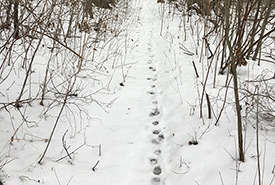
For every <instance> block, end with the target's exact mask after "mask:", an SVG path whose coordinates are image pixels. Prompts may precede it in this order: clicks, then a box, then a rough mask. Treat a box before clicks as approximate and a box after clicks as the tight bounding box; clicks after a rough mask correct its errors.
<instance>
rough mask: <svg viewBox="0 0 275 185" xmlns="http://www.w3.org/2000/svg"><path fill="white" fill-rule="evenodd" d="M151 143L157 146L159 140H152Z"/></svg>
mask: <svg viewBox="0 0 275 185" xmlns="http://www.w3.org/2000/svg"><path fill="white" fill-rule="evenodd" d="M151 142H152V143H153V144H156V145H158V144H159V140H157V139H153V140H152V141H151Z"/></svg>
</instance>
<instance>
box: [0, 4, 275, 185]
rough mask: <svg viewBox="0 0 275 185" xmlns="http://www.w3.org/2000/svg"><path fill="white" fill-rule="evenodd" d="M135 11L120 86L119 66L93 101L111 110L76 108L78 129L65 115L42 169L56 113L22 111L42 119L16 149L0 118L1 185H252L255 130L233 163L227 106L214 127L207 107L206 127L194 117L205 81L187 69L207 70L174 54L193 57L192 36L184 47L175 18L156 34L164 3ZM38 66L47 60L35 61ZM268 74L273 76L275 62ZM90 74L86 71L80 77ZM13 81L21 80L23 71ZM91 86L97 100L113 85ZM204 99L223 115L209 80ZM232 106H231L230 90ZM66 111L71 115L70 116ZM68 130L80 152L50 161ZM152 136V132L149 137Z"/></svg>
mask: <svg viewBox="0 0 275 185" xmlns="http://www.w3.org/2000/svg"><path fill="white" fill-rule="evenodd" d="M132 5H133V6H134V7H133V10H135V13H133V14H132V16H131V17H130V18H131V20H132V22H133V23H132V24H131V25H130V26H129V27H128V28H127V29H128V35H127V39H128V40H127V43H128V51H127V54H126V55H125V56H124V57H125V63H124V66H125V68H124V75H125V82H124V81H123V78H122V74H121V73H122V70H120V69H119V67H118V68H117V70H116V71H115V75H114V76H113V78H112V80H111V83H110V84H109V91H107V90H106V91H104V90H102V91H99V93H97V94H96V93H95V94H94V98H95V99H97V100H98V101H99V102H100V101H102V102H110V104H108V106H106V109H105V110H103V109H101V108H100V107H99V106H98V104H96V103H94V102H92V103H89V102H80V101H76V102H78V103H81V105H82V106H84V107H85V108H84V109H85V110H87V114H86V113H84V112H83V115H82V116H81V120H78V118H79V117H78V116H79V115H77V116H76V119H77V121H76V122H78V123H79V124H75V122H74V121H72V122H71V123H69V122H68V120H73V119H74V118H75V115H73V114H71V113H70V112H66V114H65V113H64V115H63V117H62V119H61V121H60V123H59V124H58V126H57V130H56V132H55V134H54V137H53V140H52V142H51V144H50V148H49V150H48V152H47V154H46V157H45V159H44V160H43V163H42V164H38V163H37V162H38V160H39V158H40V157H41V154H42V152H43V151H44V149H45V146H46V139H48V137H49V134H50V132H51V129H52V127H53V124H54V121H55V118H56V116H57V114H58V112H59V109H60V107H61V105H59V106H56V107H54V109H53V111H51V115H49V116H48V117H44V115H41V112H43V111H45V109H46V108H45V106H44V107H41V106H40V105H39V103H38V102H36V104H32V108H29V109H27V108H22V111H23V110H25V111H26V112H25V115H27V117H28V119H29V120H39V125H38V126H37V125H35V124H34V125H32V123H29V124H30V125H29V126H28V127H27V126H26V125H25V124H23V126H22V128H20V129H19V133H18V135H19V137H18V138H19V139H18V140H17V139H15V140H14V141H13V142H12V143H10V138H11V136H12V134H13V133H14V130H13V129H12V128H11V121H13V122H14V124H15V125H20V124H21V123H22V118H21V117H20V116H17V117H13V118H10V117H9V114H8V113H7V112H4V111H5V110H1V112H0V120H1V127H0V133H1V135H0V138H1V140H0V149H1V150H0V159H1V160H0V165H1V164H3V163H4V162H5V161H9V160H12V161H11V162H9V163H8V164H6V165H5V166H4V168H3V169H2V170H1V172H0V179H1V181H3V183H4V184H5V185H6V184H7V185H19V184H28V185H32V184H45V185H53V184H71V185H74V184H77V185H82V184H93V185H147V184H148V185H149V184H153V185H154V184H160V185H164V184H165V185H179V184H187V185H193V184H194V185H195V184H200V185H218V184H239V185H247V184H254V183H253V182H254V179H255V178H257V177H256V172H257V166H256V164H257V163H256V162H257V160H256V157H255V156H256V148H255V146H256V144H255V130H254V129H253V127H252V126H251V125H248V128H247V131H246V133H247V138H246V161H245V162H244V163H241V162H239V161H237V160H236V159H237V158H238V157H237V156H238V154H237V151H238V150H237V130H236V129H237V128H236V120H235V111H234V105H232V103H231V104H227V106H226V111H224V114H223V116H222V118H221V120H220V122H219V124H218V126H215V125H214V124H215V119H208V118H207V112H206V111H207V107H206V104H205V105H204V112H203V113H204V122H202V119H201V118H199V98H200V95H199V93H201V90H202V89H201V82H203V80H202V78H203V77H201V78H199V79H197V78H196V77H195V73H194V68H193V66H192V61H196V64H197V65H198V66H197V67H198V70H199V74H200V76H203V75H202V73H203V72H202V69H204V68H205V67H206V66H203V65H204V64H200V63H199V62H198V60H199V56H198V55H187V54H185V53H184V52H183V50H182V49H180V43H183V44H184V46H185V47H186V48H188V50H190V51H192V52H194V53H195V49H196V46H195V44H194V38H193V36H190V35H191V33H190V31H189V32H187V40H186V41H183V40H184V33H183V30H181V31H179V29H180V28H179V24H180V20H179V18H177V17H171V18H167V19H165V20H164V23H163V27H162V28H161V26H162V24H161V17H162V14H161V11H162V5H161V4H157V3H156V1H150V0H144V1H141V0H140V1H134V2H133V3H132ZM161 30H162V31H161ZM37 60H44V59H43V58H42V57H39V58H37ZM203 60H207V59H205V58H204V59H203ZM45 63H46V62H45ZM106 65H111V64H106ZM199 65H202V66H199ZM266 66H267V67H266V68H271V69H272V67H273V69H274V65H272V64H267V65H266ZM250 67H253V68H254V70H252V71H255V70H256V71H257V69H258V68H259V70H260V67H258V66H254V65H253V66H250ZM37 68H39V65H37ZM255 68H256V69H255ZM261 68H264V67H261ZM242 70H243V71H241V72H240V74H241V76H242V77H243V78H244V79H245V78H246V76H247V71H246V69H242ZM255 73H256V74H252V75H254V77H255V76H257V72H255ZM88 74H89V73H88V72H87V73H85V72H83V75H88ZM17 75H18V78H20V73H18V74H17ZM204 75H205V74H204ZM211 75H212V76H213V74H212V73H211ZM93 77H94V76H92V77H91V78H93ZM211 78H213V77H211ZM225 78H226V77H225V76H218V87H222V86H223V84H224V80H225ZM40 80H41V79H40ZM89 80H90V78H89V76H87V77H86V78H83V83H84V82H85V83H87V84H88V85H89V86H86V87H85V88H87V89H89V88H90V89H91V91H92V92H96V91H97V88H98V87H99V86H101V84H100V83H101V82H102V83H105V82H106V81H108V80H110V79H104V78H102V79H99V80H100V82H99V84H95V82H89ZM120 83H123V86H121V85H120ZM18 86H19V85H18ZM88 91H89V90H87V92H88ZM221 91H222V90H221ZM208 92H209V94H210V96H211V97H212V101H213V103H215V102H218V103H216V104H217V105H216V106H218V107H220V106H221V103H222V100H223V98H220V99H218V93H221V95H220V96H221V97H223V96H222V94H224V92H220V91H219V90H218V89H217V88H216V89H214V88H213V87H212V84H211V80H209V84H208ZM215 97H216V98H217V99H215ZM228 99H233V91H231V90H230V97H229V98H228ZM84 109H83V110H84ZM213 109H214V110H216V109H217V107H214V108H213ZM72 111H75V109H74V108H72ZM217 112H218V111H217ZM76 114H78V113H76ZM65 116H69V118H68V119H66V117H65ZM156 121H157V122H156ZM15 128H16V127H15ZM67 130H68V133H67V134H66V135H65V136H64V138H65V140H66V144H67V146H70V148H69V151H73V150H75V149H77V148H78V147H79V146H81V145H82V144H83V146H82V147H81V148H79V149H78V150H77V151H76V152H75V153H73V154H71V157H72V159H69V157H66V158H64V159H62V160H60V161H58V162H56V160H58V159H60V158H61V157H62V156H65V155H66V153H65V151H64V149H63V147H62V136H63V135H64V133H65V132H66V131H67ZM156 131H157V133H158V134H156V133H153V132H156ZM261 134H262V136H261V137H260V141H261V143H260V151H261V154H262V155H261V164H262V165H264V166H263V167H262V169H264V174H263V177H264V183H263V184H270V185H271V180H272V178H273V177H274V165H275V161H274V156H275V147H274V142H270V141H269V140H271V141H274V140H275V134H274V132H268V133H264V131H263V130H262V131H261ZM264 136H265V137H266V138H269V140H267V139H266V138H265V137H264ZM194 140H196V141H198V144H197V145H192V144H191V145H190V143H189V142H190V141H194ZM250 142H251V143H250ZM97 162H98V163H97ZM96 164H97V165H96ZM95 165H96V166H95ZM236 166H237V167H236ZM236 168H237V169H236ZM238 170H239V171H238ZM236 176H237V178H238V179H237V180H236ZM237 182H238V183H237ZM255 184H257V181H256V183H255ZM272 184H274V182H272Z"/></svg>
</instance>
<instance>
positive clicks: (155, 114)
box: [150, 108, 160, 117]
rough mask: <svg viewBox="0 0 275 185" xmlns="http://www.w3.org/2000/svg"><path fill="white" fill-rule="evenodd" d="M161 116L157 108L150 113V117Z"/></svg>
mask: <svg viewBox="0 0 275 185" xmlns="http://www.w3.org/2000/svg"><path fill="white" fill-rule="evenodd" d="M159 114H160V112H159V110H158V109H157V108H156V109H153V111H152V112H150V117H154V116H157V115H159Z"/></svg>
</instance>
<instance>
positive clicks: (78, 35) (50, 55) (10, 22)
mask: <svg viewBox="0 0 275 185" xmlns="http://www.w3.org/2000/svg"><path fill="white" fill-rule="evenodd" d="M128 3H129V2H128V1H125V0H103V1H102V0H81V1H78V0H69V1H67V0H33V1H28V0H20V1H19V0H13V1H10V0H3V1H1V2H0V60H1V63H0V111H2V112H3V113H4V112H5V113H6V114H7V115H10V117H11V118H12V117H14V116H15V117H16V115H19V117H21V119H22V124H15V123H13V121H12V120H11V124H12V127H13V129H14V130H13V131H14V134H13V136H12V138H11V141H10V142H11V143H12V142H13V141H14V140H18V139H19V138H20V137H22V135H18V130H19V129H20V128H21V127H22V126H23V125H25V124H26V125H27V126H28V127H29V126H38V123H33V122H32V121H30V120H28V116H27V115H25V112H27V109H28V108H31V107H32V104H33V103H35V104H40V105H41V106H44V107H45V108H44V111H43V113H42V115H43V116H44V118H45V119H46V118H47V117H48V116H51V114H52V113H51V110H53V109H54V108H57V107H60V111H59V113H58V114H56V112H54V115H55V116H56V122H55V123H54V127H53V129H52V131H51V135H50V137H49V139H48V145H49V144H50V141H51V138H52V136H53V134H54V131H55V128H56V125H57V124H58V121H59V119H60V117H61V115H62V113H63V112H66V114H67V116H68V117H70V118H68V119H69V122H70V123H71V122H73V121H72V120H74V119H76V118H75V117H78V118H79V119H81V118H82V116H89V115H88V113H87V111H86V110H85V109H83V106H82V105H83V104H84V103H89V102H90V103H92V102H95V103H97V104H98V105H99V107H100V108H103V109H104V108H105V106H107V102H106V104H104V103H103V102H99V101H97V100H96V99H94V94H95V93H96V92H97V91H99V90H100V88H101V89H105V90H106V91H108V80H109V81H110V80H111V79H112V77H111V75H112V74H113V73H112V72H111V71H110V70H113V71H115V68H116V66H117V63H118V61H121V53H123V52H124V51H122V50H123V49H124V48H125V47H122V46H123V44H125V40H124V37H120V35H121V34H125V33H124V32H125V30H126V27H127V24H126V23H125V20H126V19H127V16H128V13H129V10H128ZM105 64H107V66H108V67H107V66H106V65H105ZM119 65H120V66H121V63H119ZM41 66H42V67H41ZM120 68H121V67H120ZM99 76H101V77H102V76H103V77H105V78H107V82H101V81H100V80H99V79H100V78H99ZM83 78H85V79H87V81H83V80H80V79H83ZM86 82H87V83H86ZM88 84H98V86H99V87H95V89H92V90H85V87H86V86H88ZM108 103H109V102H108ZM74 124H79V125H75V126H73V125H72V124H70V127H71V136H74V135H75V134H76V133H77V131H79V130H81V127H82V126H81V120H80V121H75V123H74ZM48 145H47V147H46V149H45V152H44V155H45V153H46V151H47V148H48ZM44 155H43V156H42V157H41V159H40V161H39V162H41V161H42V159H43V157H44Z"/></svg>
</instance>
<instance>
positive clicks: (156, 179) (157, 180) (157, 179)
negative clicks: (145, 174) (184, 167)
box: [152, 177, 160, 185]
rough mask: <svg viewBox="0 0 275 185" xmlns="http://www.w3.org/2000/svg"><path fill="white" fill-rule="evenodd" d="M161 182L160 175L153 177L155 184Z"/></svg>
mask: <svg viewBox="0 0 275 185" xmlns="http://www.w3.org/2000/svg"><path fill="white" fill-rule="evenodd" d="M159 183H160V178H159V177H154V178H153V179H152V184H153V185H158V184H159Z"/></svg>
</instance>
